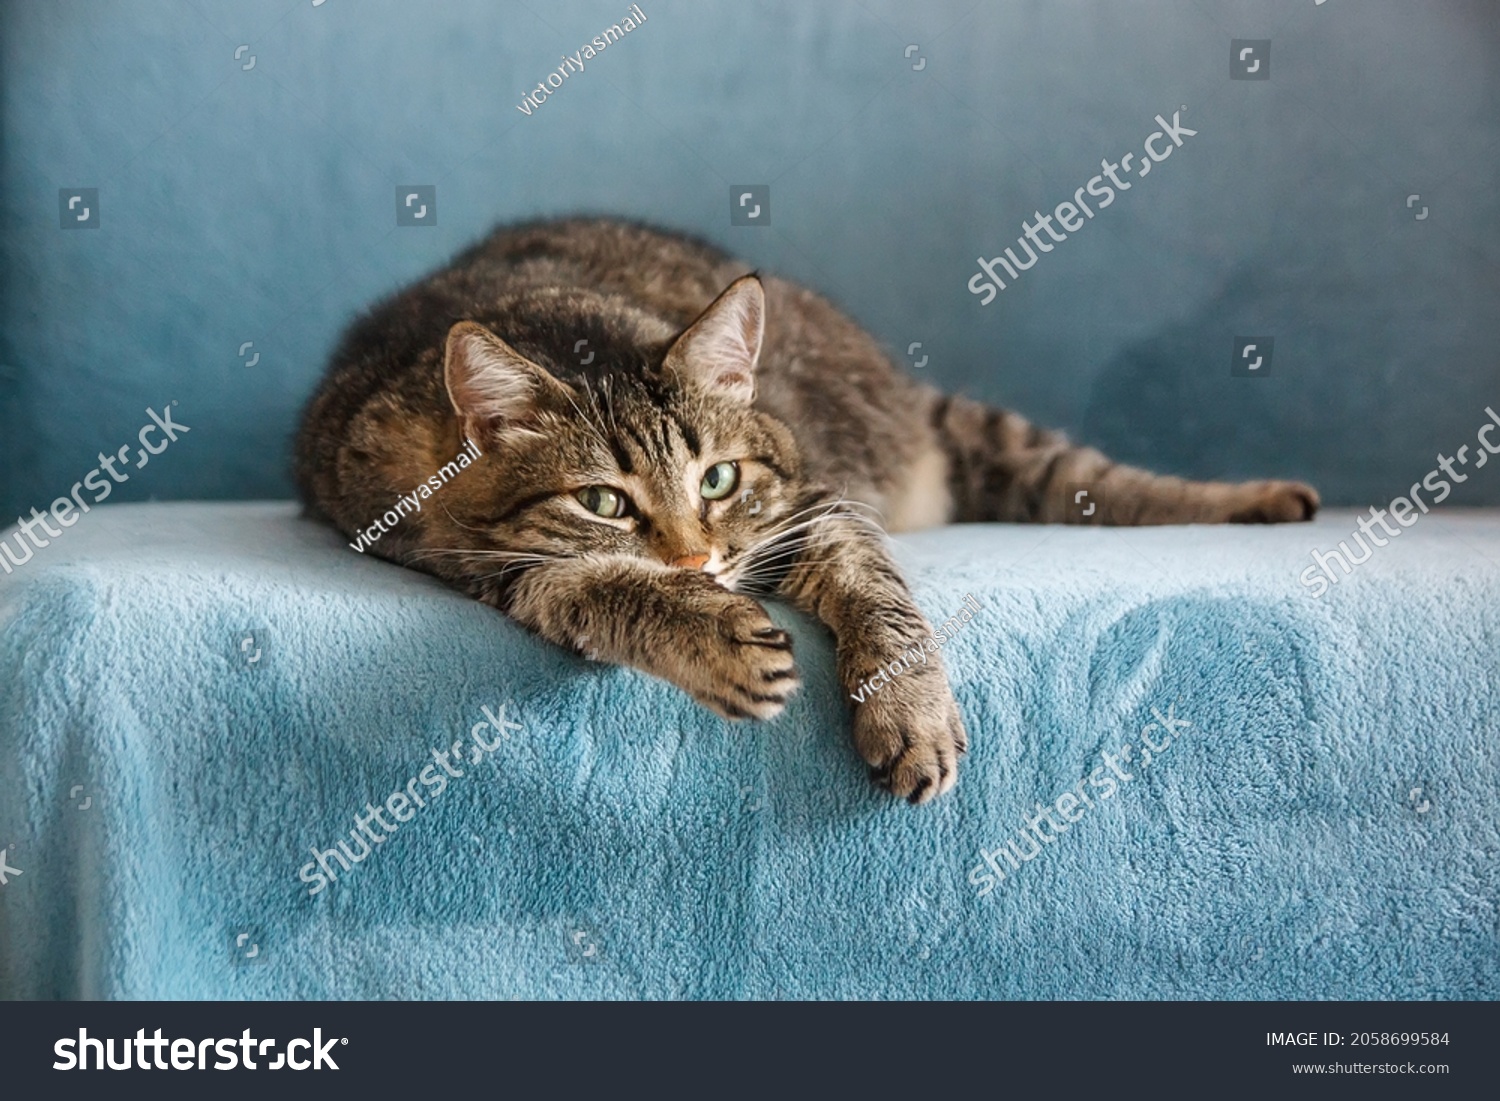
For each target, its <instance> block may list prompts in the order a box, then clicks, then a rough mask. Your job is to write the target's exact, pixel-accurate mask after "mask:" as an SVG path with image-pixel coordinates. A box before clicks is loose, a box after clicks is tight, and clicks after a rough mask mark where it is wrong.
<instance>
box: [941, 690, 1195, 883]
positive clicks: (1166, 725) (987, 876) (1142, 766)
mask: <svg viewBox="0 0 1500 1101" xmlns="http://www.w3.org/2000/svg"><path fill="white" fill-rule="evenodd" d="M1176 706H1177V705H1176V704H1172V705H1170V706H1168V707H1167V713H1166V714H1165V715H1163V714H1162V713H1161V712H1160V711H1159V710H1158V709H1156V708H1154V707H1153V708H1152V709H1151V714H1152V716H1153V717H1154V718H1155V719H1156V722H1154V723H1147V724H1146V725H1145V726H1143V727H1142V728H1141V744H1140V746H1139V747H1137V746H1135V745H1134V744H1127V745H1124V746H1122V747H1120V749H1118V750H1116V751H1115V752H1114V753H1101V754H1100V755H1099V759H1100V760H1101V761H1103V762H1104V763H1103V764H1101V765H1099V766H1098V767H1097V768H1095V769H1094V770H1093V771H1092V772H1090V773H1089V774H1088V775H1087V776H1085V777H1084V778H1083V779H1081V780H1079V781H1078V783H1076V784H1074V785H1073V786H1072V787H1070V788H1068V789H1067V790H1066V791H1064V792H1061V793H1060V794H1059V795H1058V796H1057V797H1056V798H1055V799H1053V800H1052V802H1050V803H1048V804H1047V805H1046V806H1043V805H1042V804H1041V803H1038V804H1036V814H1035V815H1033V816H1031V817H1029V818H1028V817H1025V816H1024V815H1023V816H1022V819H1021V820H1022V822H1024V823H1025V824H1024V825H1023V826H1022V828H1021V829H1019V830H1017V831H1016V835H1015V837H1009V838H1006V839H1005V841H1004V842H1002V843H1001V844H999V845H997V846H996V847H995V848H993V849H991V850H989V851H985V850H984V849H980V850H979V856H980V858H981V859H982V860H983V861H984V863H982V864H976V865H975V866H974V867H973V868H972V869H970V871H969V882H970V883H972V884H973V885H974V886H975V887H980V886H981V885H982V886H983V889H982V890H981V891H980V892H979V894H978V895H976V896H975V897H977V898H983V897H984V896H985V895H987V894H989V893H990V892H991V891H993V890H994V889H995V888H996V887H997V886H998V885H999V884H1001V883H1003V882H1004V881H1005V877H1006V873H1007V869H1008V870H1009V871H1010V872H1016V871H1019V870H1020V868H1021V865H1022V864H1026V863H1029V862H1031V861H1033V860H1035V859H1036V858H1037V857H1038V856H1040V855H1041V852H1042V848H1043V846H1045V845H1051V844H1054V843H1056V841H1057V838H1058V836H1059V835H1060V834H1063V833H1066V832H1067V830H1068V828H1069V826H1071V825H1072V824H1074V823H1076V822H1078V821H1080V820H1081V819H1082V818H1083V816H1084V815H1085V814H1087V813H1088V811H1089V810H1090V809H1091V808H1092V807H1093V806H1094V802H1095V796H1097V797H1098V801H1099V802H1101V803H1102V802H1104V801H1105V800H1107V799H1113V798H1114V796H1115V792H1117V791H1118V790H1119V789H1120V787H1121V786H1122V785H1124V784H1128V783H1130V781H1132V780H1134V779H1135V778H1136V777H1137V776H1138V775H1140V772H1127V771H1125V768H1124V767H1123V766H1125V765H1127V764H1131V757H1132V755H1133V754H1134V753H1135V750H1136V749H1137V748H1139V749H1140V751H1141V755H1140V763H1139V764H1138V765H1134V766H1133V767H1135V768H1137V769H1139V770H1141V771H1144V770H1146V769H1148V768H1150V767H1151V764H1152V762H1153V761H1155V760H1157V759H1158V758H1160V757H1161V756H1162V755H1163V754H1164V753H1166V751H1167V750H1168V749H1169V748H1170V747H1171V745H1172V741H1173V735H1174V734H1176V733H1177V732H1178V731H1179V730H1182V729H1184V728H1186V727H1189V726H1192V725H1193V724H1192V723H1190V722H1188V721H1187V720H1186V719H1179V718H1178V717H1177V715H1176ZM1153 730H1160V731H1161V732H1162V741H1161V742H1160V744H1158V743H1157V742H1154V741H1152V740H1151V732H1152V731H1153ZM1054 810H1055V811H1056V812H1057V818H1053V817H1052V812H1053V811H1054ZM1043 819H1046V825H1045V826H1044V825H1043V824H1042V820H1043ZM1049 829H1050V830H1051V832H1048V831H1049ZM1017 842H1019V844H1018V843H1017ZM1002 858H1003V859H1004V861H1005V863H1006V865H1007V867H1001V865H1000V861H1001V859H1002ZM986 868H987V869H988V870H986Z"/></svg>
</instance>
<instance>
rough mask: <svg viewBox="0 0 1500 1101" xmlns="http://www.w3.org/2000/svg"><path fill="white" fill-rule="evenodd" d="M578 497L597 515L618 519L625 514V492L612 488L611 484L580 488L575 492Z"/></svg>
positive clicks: (582, 503) (585, 506) (581, 502)
mask: <svg viewBox="0 0 1500 1101" xmlns="http://www.w3.org/2000/svg"><path fill="white" fill-rule="evenodd" d="M573 496H574V497H576V498H578V503H579V504H580V505H582V506H583V507H584V508H586V509H588V510H589V511H590V512H592V513H593V514H594V515H595V516H603V517H604V518H605V519H608V520H618V519H619V518H620V517H621V516H624V515H625V506H626V503H627V502H626V498H625V494H623V493H621V492H619V491H618V490H614V489H610V488H609V486H589V487H588V488H586V489H580V490H579V491H578V492H577V493H575V494H573Z"/></svg>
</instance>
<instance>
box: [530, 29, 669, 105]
mask: <svg viewBox="0 0 1500 1101" xmlns="http://www.w3.org/2000/svg"><path fill="white" fill-rule="evenodd" d="M645 21H646V13H645V12H643V11H641V6H640V5H639V4H631V5H630V10H629V11H628V12H626V13H625V18H624V19H622V20H620V22H618V23H615V24H613V25H612V26H608V27H605V28H604V30H602V31H601V32H600V33H598V34H596V35H595V36H594V41H593V43H592V44H590V43H588V42H585V43H584V44H583V48H582V49H580V50H579V51H578V52H577V53H575V54H573V55H572V56H571V57H570V56H569V55H567V54H563V55H562V59H563V63H562V66H561V67H560V68H559V69H557V70H556V71H555V72H551V73H548V74H547V78H546V80H544V81H542V82H541V83H539V84H538V85H537V86H536V87H535V88H533V89H532V90H531V91H529V92H527V93H526V94H525V95H524V96H522V97H521V102H520V103H519V104H517V106H516V110H517V111H520V112H521V114H523V115H529V114H531V112H532V111H534V110H536V109H537V108H538V107H540V106H541V105H542V104H543V103H545V102H546V101H547V98H548V97H549V96H550V95H551V94H552V92H555V91H557V89H559V88H561V87H562V85H563V81H565V80H567V79H568V74H569V73H571V72H573V71H574V70H577V71H578V72H580V73H581V72H583V63H584V62H585V61H592V60H593V59H594V57H595V56H596V55H598V54H601V53H603V52H604V50H605V48H606V47H608V46H609V44H610V43H611V42H618V41H620V39H622V38H624V37H625V36H626V35H627V34H629V33H630V32H631V31H633V30H635V29H636V27H638V26H640V25H641V23H644V22H645ZM554 81H556V83H553V82H554ZM549 89H550V91H549Z"/></svg>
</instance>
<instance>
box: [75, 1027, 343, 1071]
mask: <svg viewBox="0 0 1500 1101" xmlns="http://www.w3.org/2000/svg"><path fill="white" fill-rule="evenodd" d="M348 1042H349V1040H348V1038H347V1037H330V1038H329V1039H327V1040H324V1039H323V1030H322V1029H321V1028H315V1029H313V1038H312V1039H311V1040H307V1039H303V1038H302V1037H300V1036H299V1037H297V1038H296V1039H295V1040H291V1041H289V1042H288V1043H287V1045H286V1049H285V1050H284V1051H280V1052H278V1051H277V1050H276V1044H277V1041H276V1040H275V1039H269V1040H258V1039H256V1038H255V1037H254V1036H252V1035H250V1030H249V1029H248V1028H247V1029H245V1031H244V1032H242V1033H240V1036H239V1039H234V1038H233V1037H226V1038H224V1039H222V1040H216V1039H211V1038H210V1039H206V1040H187V1039H177V1040H168V1039H164V1038H163V1037H162V1034H161V1029H159V1028H158V1029H157V1030H156V1031H155V1032H153V1033H152V1034H151V1038H150V1039H147V1038H146V1030H145V1029H144V1028H141V1029H137V1030H136V1033H135V1038H134V1039H131V1038H130V1037H129V1036H126V1037H124V1038H122V1039H121V1040H120V1041H119V1044H120V1047H119V1052H120V1058H119V1059H118V1060H116V1059H115V1040H114V1038H113V1037H107V1038H105V1039H103V1040H100V1039H97V1038H96V1037H93V1036H90V1035H89V1030H88V1029H86V1028H80V1029H79V1030H78V1038H77V1039H74V1038H73V1037H71V1036H66V1037H64V1038H62V1039H60V1040H58V1041H57V1043H55V1044H53V1045H52V1053H53V1054H54V1055H56V1056H57V1062H55V1063H53V1064H52V1069H53V1070H131V1069H132V1068H134V1069H136V1070H209V1069H213V1070H234V1068H235V1067H239V1066H243V1067H244V1068H245V1069H246V1070H261V1069H265V1070H282V1069H284V1068H285V1069H290V1070H324V1069H327V1070H338V1069H339V1065H338V1064H337V1063H335V1062H334V1061H333V1056H332V1055H331V1054H330V1052H332V1050H333V1048H334V1045H336V1044H347V1043H348ZM209 1052H212V1053H213V1054H214V1055H215V1056H216V1057H217V1058H216V1059H215V1061H214V1064H213V1067H212V1068H210V1067H209V1065H208V1056H209ZM90 1054H92V1055H93V1064H92V1065H90V1062H89V1056H90ZM272 1055H274V1056H275V1059H274V1060H272V1059H271V1058H270V1056H272ZM304 1055H311V1056H312V1058H310V1059H309V1058H305V1057H304ZM169 1059H170V1062H168V1060H169ZM256 1059H259V1060H260V1062H259V1063H257V1062H256Z"/></svg>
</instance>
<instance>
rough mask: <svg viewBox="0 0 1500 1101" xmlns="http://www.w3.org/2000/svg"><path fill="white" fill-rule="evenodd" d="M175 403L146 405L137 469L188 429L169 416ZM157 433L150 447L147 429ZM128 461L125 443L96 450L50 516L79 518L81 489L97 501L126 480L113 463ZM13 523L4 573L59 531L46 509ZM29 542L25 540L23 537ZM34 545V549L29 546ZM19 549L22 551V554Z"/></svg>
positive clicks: (68, 522) (0, 559) (2, 555)
mask: <svg viewBox="0 0 1500 1101" xmlns="http://www.w3.org/2000/svg"><path fill="white" fill-rule="evenodd" d="M176 404H177V403H176V402H175V401H174V402H171V403H169V404H168V405H167V411H166V412H165V413H157V412H156V410H155V409H147V410H146V416H148V417H150V418H151V423H150V424H147V425H146V426H145V427H143V428H142V429H141V430H140V431H139V432H137V433H136V442H137V443H139V444H140V445H141V446H140V447H139V448H138V449H137V450H136V453H135V454H136V463H135V469H136V470H140V469H141V468H142V467H144V466H145V465H146V464H147V463H149V462H150V461H151V458H152V456H154V455H160V454H161V453H162V452H163V451H165V450H166V449H167V446H168V445H169V444H172V443H176V442H177V433H178V432H190V431H192V429H190V428H189V427H188V426H187V425H185V424H178V423H177V422H176V421H174V420H173V419H172V406H173V405H176ZM153 432H157V433H160V436H161V438H160V439H159V440H158V441H157V443H158V446H156V447H153V446H151V444H150V443H148V442H147V440H146V437H148V436H149V435H151V433H153ZM129 462H130V445H129V444H128V443H127V444H125V445H124V446H122V447H121V448H120V449H119V450H118V451H116V452H114V453H113V454H111V455H108V456H106V455H105V454H104V452H102V451H101V452H100V453H99V465H98V466H96V467H95V468H94V469H93V470H90V471H89V472H88V473H87V474H85V475H84V476H83V477H82V478H80V479H79V480H78V481H76V482H74V483H73V489H72V490H71V491H70V492H69V494H68V495H67V496H66V497H59V498H58V499H57V500H55V501H53V502H52V507H51V508H50V509H48V510H47V511H48V513H50V514H51V516H52V519H54V520H56V521H57V524H58V528H70V527H72V526H73V525H74V524H76V523H78V521H79V520H80V519H82V516H81V514H82V513H85V512H88V511H89V502H87V501H85V500H84V499H83V490H85V489H87V490H89V491H90V492H92V493H93V495H94V496H93V504H96V505H97V504H99V503H100V502H102V501H103V500H104V499H105V498H106V497H108V496H109V495H110V494H111V493H113V492H114V490H115V486H116V485H117V484H123V483H124V482H128V481H129V480H130V475H129V474H126V473H125V472H124V471H122V470H116V469H115V464H116V463H119V464H121V465H124V466H128V465H129ZM100 471H107V472H108V473H109V481H105V480H104V476H103V475H102V474H101V473H100ZM16 523H17V524H18V525H20V526H19V527H18V528H17V530H16V550H15V551H12V550H11V549H10V540H9V539H0V570H4V571H5V572H6V573H10V572H12V570H13V569H14V568H15V567H16V566H21V565H25V564H26V563H27V562H30V561H31V556H32V555H33V554H35V553H36V551H38V550H41V549H42V548H43V547H46V546H48V545H50V543H51V541H52V539H57V538H58V537H60V536H61V535H62V532H61V531H59V530H58V528H54V527H53V526H52V525H51V524H49V523H47V513H39V512H38V511H37V510H36V509H34V508H33V509H32V510H31V519H29V520H26V519H22V518H21V517H19V516H17V517H16ZM38 525H40V526H41V529H42V530H43V531H45V532H46V533H47V535H48V536H50V537H51V538H43V537H42V536H40V535H38V534H37V533H36V528H37V527H38ZM28 539H29V540H30V541H31V542H30V543H28V542H27V540H28ZM33 548H35V550H33ZM20 551H25V552H26V554H25V555H24V557H23V556H20V555H19V552H20Z"/></svg>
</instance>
